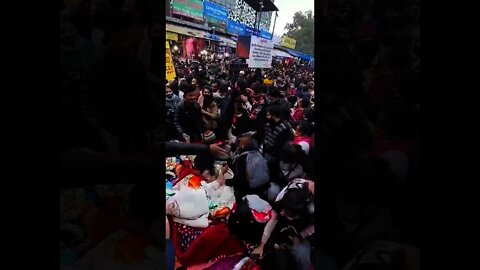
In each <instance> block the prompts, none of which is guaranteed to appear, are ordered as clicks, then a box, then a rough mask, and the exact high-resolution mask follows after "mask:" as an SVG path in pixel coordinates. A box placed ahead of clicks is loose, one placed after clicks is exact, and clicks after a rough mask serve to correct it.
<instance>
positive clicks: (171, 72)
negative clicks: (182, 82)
mask: <svg viewBox="0 0 480 270" xmlns="http://www.w3.org/2000/svg"><path fill="white" fill-rule="evenodd" d="M165 48H166V57H165V60H166V64H167V65H166V68H165V70H166V79H167V81H169V82H170V81H173V80H174V79H175V77H177V74H176V73H175V65H174V64H173V59H172V53H171V51H170V44H169V43H168V41H167V44H166V47H165Z"/></svg>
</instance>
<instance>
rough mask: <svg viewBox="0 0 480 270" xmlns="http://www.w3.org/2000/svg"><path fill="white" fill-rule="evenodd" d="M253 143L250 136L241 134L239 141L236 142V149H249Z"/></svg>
mask: <svg viewBox="0 0 480 270" xmlns="http://www.w3.org/2000/svg"><path fill="white" fill-rule="evenodd" d="M252 143H253V138H252V136H250V135H247V134H243V135H241V136H240V138H239V140H238V148H239V149H240V150H243V149H247V148H248V147H250V146H251V145H252Z"/></svg>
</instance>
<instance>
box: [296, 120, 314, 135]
mask: <svg viewBox="0 0 480 270" xmlns="http://www.w3.org/2000/svg"><path fill="white" fill-rule="evenodd" d="M298 129H299V130H300V132H301V133H302V135H304V136H307V137H310V136H312V135H313V126H312V124H310V123H309V122H307V121H305V120H300V121H299V122H298Z"/></svg>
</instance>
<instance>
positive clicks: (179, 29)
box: [166, 23, 236, 46]
mask: <svg viewBox="0 0 480 270" xmlns="http://www.w3.org/2000/svg"><path fill="white" fill-rule="evenodd" d="M166 30H167V31H168V32H173V33H178V34H182V35H186V36H191V37H196V38H203V39H208V40H213V41H222V38H223V37H221V36H218V35H213V34H211V33H209V32H208V31H202V30H197V29H192V28H188V27H183V26H178V25H175V24H169V23H167V24H166ZM223 39H224V42H225V44H227V45H228V44H231V43H232V40H229V39H227V38H223ZM233 46H236V43H235V45H233Z"/></svg>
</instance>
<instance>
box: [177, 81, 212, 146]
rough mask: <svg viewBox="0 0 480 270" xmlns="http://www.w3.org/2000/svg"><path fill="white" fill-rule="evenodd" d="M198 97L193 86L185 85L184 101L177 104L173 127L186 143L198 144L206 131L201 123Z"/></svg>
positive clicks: (197, 92)
mask: <svg viewBox="0 0 480 270" xmlns="http://www.w3.org/2000/svg"><path fill="white" fill-rule="evenodd" d="M199 95H200V93H199V91H198V89H197V88H195V87H194V86H193V85H185V88H184V99H183V100H182V101H180V102H179V103H178V106H177V111H176V112H175V120H174V121H175V127H176V130H177V132H178V133H179V134H181V136H182V138H183V139H184V140H185V141H186V142H187V143H190V142H200V141H201V140H202V134H203V132H205V131H206V129H205V127H204V125H203V121H202V111H201V107H200V105H199V104H198V102H197V100H198V96H199Z"/></svg>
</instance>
